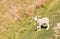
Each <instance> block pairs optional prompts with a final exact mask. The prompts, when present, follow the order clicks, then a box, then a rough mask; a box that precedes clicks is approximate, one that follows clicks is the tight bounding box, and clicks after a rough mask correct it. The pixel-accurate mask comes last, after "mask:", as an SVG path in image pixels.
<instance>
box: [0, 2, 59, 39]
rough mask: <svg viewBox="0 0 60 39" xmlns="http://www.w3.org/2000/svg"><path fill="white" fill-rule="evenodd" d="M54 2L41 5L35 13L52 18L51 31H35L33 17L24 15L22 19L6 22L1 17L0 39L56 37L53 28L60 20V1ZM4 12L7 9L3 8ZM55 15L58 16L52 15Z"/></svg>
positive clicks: (46, 38) (53, 38)
mask: <svg viewBox="0 0 60 39" xmlns="http://www.w3.org/2000/svg"><path fill="white" fill-rule="evenodd" d="M52 3H53V2H51V3H47V4H46V5H45V6H44V7H41V8H39V9H38V8H36V10H35V13H36V14H35V15H37V16H39V17H41V18H42V17H48V18H49V19H50V24H51V26H50V29H49V31H46V30H45V29H42V30H41V31H39V32H35V31H34V30H35V27H36V23H35V22H34V20H33V19H31V17H27V18H26V17H25V16H23V18H22V19H21V20H18V21H16V22H15V23H9V22H6V20H4V19H2V18H1V17H0V21H1V22H0V39H50V38H52V39H55V36H54V34H55V33H54V31H53V30H52V28H53V27H54V26H55V25H56V23H57V22H60V12H59V11H60V1H59V2H56V3H54V4H52ZM18 4H19V2H18ZM22 4H23V1H22ZM0 5H1V3H0ZM13 5H14V4H13ZM20 5H21V4H20ZM28 5H29V4H28ZM51 5H52V6H51ZM16 6H18V5H16ZM22 7H23V5H22ZM25 8H26V7H25ZM25 8H24V9H25ZM1 10H2V9H1V8H0V11H1ZM4 12H5V11H4V9H3V10H2V13H3V14H5V13H4ZM54 15H57V16H55V17H52V16H54ZM23 20H24V21H23ZM3 21H5V22H3Z"/></svg>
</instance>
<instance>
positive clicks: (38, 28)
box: [34, 16, 50, 31]
mask: <svg viewBox="0 0 60 39" xmlns="http://www.w3.org/2000/svg"><path fill="white" fill-rule="evenodd" d="M34 20H35V21H36V22H37V24H38V26H37V30H38V31H39V30H41V25H42V24H47V28H46V29H47V30H48V29H49V26H50V25H49V19H48V18H47V17H45V18H42V19H40V18H38V17H37V16H36V17H34Z"/></svg>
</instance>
